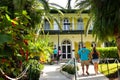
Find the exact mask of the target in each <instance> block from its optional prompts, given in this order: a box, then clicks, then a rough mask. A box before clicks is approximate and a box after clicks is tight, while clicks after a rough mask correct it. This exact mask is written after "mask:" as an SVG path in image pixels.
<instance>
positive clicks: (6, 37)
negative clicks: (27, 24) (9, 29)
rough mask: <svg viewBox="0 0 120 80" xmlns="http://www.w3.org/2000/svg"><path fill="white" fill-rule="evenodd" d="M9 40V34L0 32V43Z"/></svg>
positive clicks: (10, 38)
mask: <svg viewBox="0 0 120 80" xmlns="http://www.w3.org/2000/svg"><path fill="white" fill-rule="evenodd" d="M10 41H12V36H11V35H9V34H2V33H0V45H1V44H3V43H5V42H10Z"/></svg>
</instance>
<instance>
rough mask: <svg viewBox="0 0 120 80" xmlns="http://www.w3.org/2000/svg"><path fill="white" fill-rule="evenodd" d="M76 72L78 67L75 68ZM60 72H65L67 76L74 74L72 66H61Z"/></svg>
mask: <svg viewBox="0 0 120 80" xmlns="http://www.w3.org/2000/svg"><path fill="white" fill-rule="evenodd" d="M77 70H79V68H78V66H77ZM62 71H65V72H67V73H69V74H75V67H74V65H72V64H68V65H63V68H62Z"/></svg>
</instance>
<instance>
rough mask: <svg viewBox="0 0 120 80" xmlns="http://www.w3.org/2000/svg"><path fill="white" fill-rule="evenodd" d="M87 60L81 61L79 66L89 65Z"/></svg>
mask: <svg viewBox="0 0 120 80" xmlns="http://www.w3.org/2000/svg"><path fill="white" fill-rule="evenodd" d="M89 62H90V61H89V60H85V61H81V66H84V65H89Z"/></svg>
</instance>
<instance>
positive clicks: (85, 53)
mask: <svg viewBox="0 0 120 80" xmlns="http://www.w3.org/2000/svg"><path fill="white" fill-rule="evenodd" d="M78 55H79V59H80V61H81V66H82V72H83V73H82V75H84V66H86V74H87V75H89V72H88V68H89V62H90V60H89V55H90V50H89V49H87V48H86V47H85V46H83V47H82V48H81V49H80V50H78Z"/></svg>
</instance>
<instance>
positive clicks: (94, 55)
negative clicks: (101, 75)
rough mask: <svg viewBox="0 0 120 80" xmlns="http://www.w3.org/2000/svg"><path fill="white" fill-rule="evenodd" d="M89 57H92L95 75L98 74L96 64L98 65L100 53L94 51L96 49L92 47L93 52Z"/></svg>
mask: <svg viewBox="0 0 120 80" xmlns="http://www.w3.org/2000/svg"><path fill="white" fill-rule="evenodd" d="M91 57H92V63H93V65H94V71H95V74H98V64H99V58H100V53H99V52H98V51H97V50H96V47H93V50H92V52H91Z"/></svg>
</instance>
